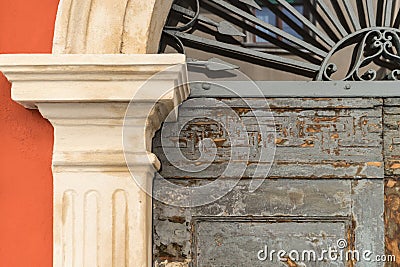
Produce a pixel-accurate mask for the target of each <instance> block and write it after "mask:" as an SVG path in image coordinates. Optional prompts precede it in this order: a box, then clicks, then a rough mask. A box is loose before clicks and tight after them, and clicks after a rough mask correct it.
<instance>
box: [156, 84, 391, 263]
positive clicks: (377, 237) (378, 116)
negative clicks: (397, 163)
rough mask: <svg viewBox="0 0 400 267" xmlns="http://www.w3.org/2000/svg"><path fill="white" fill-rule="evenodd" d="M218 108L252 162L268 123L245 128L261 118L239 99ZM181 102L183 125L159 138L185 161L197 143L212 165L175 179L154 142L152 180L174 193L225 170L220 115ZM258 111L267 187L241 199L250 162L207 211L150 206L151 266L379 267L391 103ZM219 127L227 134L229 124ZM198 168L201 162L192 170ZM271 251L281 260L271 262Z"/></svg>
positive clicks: (285, 103)
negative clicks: (268, 148) (270, 152)
mask: <svg viewBox="0 0 400 267" xmlns="http://www.w3.org/2000/svg"><path fill="white" fill-rule="evenodd" d="M332 89H333V90H335V88H332ZM336 89H337V88H336ZM207 93H208V94H209V92H207ZM192 94H193V95H195V94H196V92H194V93H192ZM221 101H222V102H223V103H225V104H226V105H228V106H229V107H230V108H232V110H234V111H236V112H237V114H239V116H240V117H241V118H242V120H243V121H244V123H245V124H246V129H247V132H246V134H247V135H249V136H251V137H254V138H251V140H250V142H249V145H250V151H251V152H250V153H251V154H250V158H254V159H257V158H258V157H259V155H257V153H259V151H260V148H261V147H262V146H263V145H265V142H264V141H263V140H262V138H261V133H260V132H258V131H259V129H260V125H261V126H262V124H263V123H265V124H269V123H270V117H268V116H266V117H258V122H257V125H255V121H254V120H253V118H254V117H253V116H254V115H253V114H254V113H257V112H262V109H261V108H260V109H259V110H257V108H256V107H257V102H260V103H262V101H263V100H261V99H257V98H252V99H248V101H250V102H252V104H253V109H254V110H253V111H252V112H251V111H250V110H248V109H246V108H247V107H246V106H244V104H243V101H241V100H240V99H237V98H226V99H222V100H221ZM189 102H190V103H189V104H183V106H182V107H181V109H180V115H179V121H180V122H185V125H184V126H183V125H180V126H179V127H176V128H181V129H182V131H180V132H174V131H169V132H168V136H167V135H166V136H163V138H169V142H168V143H169V144H171V145H172V146H173V145H177V144H179V145H180V150H181V151H182V153H183V154H184V155H186V156H187V157H189V158H196V157H198V156H199V155H200V153H199V152H198V151H199V149H201V144H200V145H199V142H200V140H202V138H204V137H207V138H211V139H213V140H216V143H217V145H218V149H217V150H218V152H217V160H215V161H213V163H212V164H210V165H209V167H208V168H207V169H205V170H203V171H201V172H196V173H188V172H186V171H182V170H180V169H179V168H177V167H176V166H173V164H171V163H170V162H169V161H168V159H167V157H165V156H164V155H165V151H167V153H170V152H169V151H170V150H168V149H166V147H165V144H166V142H163V143H164V147H163V146H161V142H160V140H161V139H160V136H161V134H160V136H157V137H156V138H155V142H154V145H155V152H156V154H157V155H158V156H159V157H160V158H161V161H162V164H163V167H162V171H161V172H160V174H161V175H162V176H163V177H164V178H168V179H172V180H173V181H174V182H175V183H178V184H181V185H185V184H187V185H189V184H190V186H201V185H203V184H206V183H211V184H212V182H213V179H216V178H217V177H218V175H220V174H221V172H222V171H223V170H222V169H223V168H224V167H226V165H225V164H224V163H226V162H228V161H229V160H230V158H229V153H227V152H226V149H227V148H229V145H230V141H229V136H228V133H226V132H224V131H223V130H221V129H220V128H219V127H218V125H217V123H216V121H215V120H213V119H210V118H212V117H218V116H224V114H223V113H222V112H223V110H222V111H221V108H218V107H214V108H210V107H207V112H205V111H204V108H205V107H204V105H202V101H200V100H197V101H195V102H193V101H189ZM268 102H269V104H270V107H271V113H272V114H273V116H274V119H275V127H276V137H275V141H274V142H275V143H276V152H275V160H274V163H273V166H272V168H271V170H270V172H269V175H268V178H267V179H266V180H265V181H264V182H263V183H262V185H261V186H260V187H259V188H258V189H257V190H256V191H255V192H250V191H249V184H250V183H251V182H252V180H251V179H246V178H249V177H250V176H251V174H252V172H253V171H254V170H253V168H254V167H255V166H252V165H253V162H252V161H251V160H250V161H249V163H248V165H247V168H246V171H245V173H244V175H243V179H242V180H240V181H239V183H238V185H237V186H236V187H234V188H233V190H231V191H230V192H229V193H228V194H227V195H225V196H224V197H222V198H221V199H219V200H217V201H215V202H212V203H209V204H207V205H202V206H200V207H193V208H181V207H173V206H171V205H167V204H162V203H161V202H155V210H154V246H155V258H156V259H157V260H159V261H162V260H165V259H168V260H169V261H183V260H185V259H188V258H189V259H191V261H192V264H193V266H207V267H208V266H351V264H355V263H356V262H358V265H357V266H383V263H379V262H377V261H379V259H380V258H379V257H383V256H384V255H385V249H384V247H385V245H384V223H383V212H384V177H385V168H384V162H385V159H386V162H387V169H386V172H387V174H388V175H390V172H391V170H393V169H391V166H392V168H393V166H394V164H393V163H392V161H391V160H392V159H394V158H395V157H396V155H394V154H393V152H394V151H396V149H395V147H396V144H393V143H392V142H396V141H395V140H397V139H396V137H395V136H397V134H398V132H397V127H398V124H397V122H398V120H396V116H398V115H396V110H398V108H396V107H395V106H396V104H397V101H396V99H383V98H307V99H305V98H270V99H268ZM196 103H199V104H196ZM260 106H262V105H260ZM194 114H197V115H195V117H196V119H195V120H191V121H190V122H189V123H186V121H187V119H186V118H185V116H190V117H192V116H194ZM202 114H203V116H204V114H207V115H208V116H207V117H203V118H202ZM260 118H261V120H260ZM262 118H264V121H263V120H262ZM179 121H178V122H177V123H176V124H179V123H180V122H179ZM226 121H227V124H226V125H227V127H228V129H229V127H230V126H229V116H227V117H226ZM182 126H183V127H182ZM164 127H167V128H169V126H168V125H166V126H164ZM173 128H174V127H172V128H171V129H173ZM261 128H262V127H261ZM385 157H386V158H385ZM201 164H208V162H201V160H200V161H198V165H201ZM254 164H257V166H258V167H260V166H261V167H262V165H263V164H268V163H263V162H259V161H254ZM155 190H156V191H157V193H156V194H164V193H165V194H167V196H166V199H168V198H170V200H171V203H172V204H173V203H174V199H176V198H179V195H178V194H179V193H176V194H174V192H169V191H167V190H164V189H163V188H162V187H160V186H158V184H157V179H156V183H155ZM209 190H210V191H209V194H210V195H212V194H213V193H214V192H213V191H212V190H215V192H218V191H220V190H221V188H220V186H219V185H218V184H217V185H216V186H215V188H212V186H211V187H210V188H209ZM192 201H196V199H192ZM280 250H284V251H285V252H286V254H284V255H283V254H281V255H278V252H279V251H280ZM279 253H283V252H279ZM289 253H291V254H290V256H291V259H289V260H288V261H287V262H282V259H280V258H282V257H288V256H289ZM357 253H359V254H357ZM353 254H354V255H353ZM346 257H347V258H346ZM295 259H297V261H296V260H295ZM347 259H349V260H347ZM296 264H297V265H296ZM393 266H395V265H393Z"/></svg>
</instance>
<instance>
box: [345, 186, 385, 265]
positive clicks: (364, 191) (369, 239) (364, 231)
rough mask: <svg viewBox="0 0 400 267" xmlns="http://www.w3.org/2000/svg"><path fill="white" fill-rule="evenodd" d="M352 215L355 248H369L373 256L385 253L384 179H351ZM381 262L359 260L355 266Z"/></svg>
mask: <svg viewBox="0 0 400 267" xmlns="http://www.w3.org/2000/svg"><path fill="white" fill-rule="evenodd" d="M353 191H354V194H353V212H352V213H353V216H354V228H355V229H354V236H355V248H356V249H358V250H360V251H365V250H370V251H371V252H372V253H373V256H372V257H371V258H373V257H375V256H377V255H385V228H384V221H383V212H384V193H383V192H384V181H383V180H380V181H379V180H374V181H373V180H357V181H353ZM384 265H385V263H383V262H381V263H378V262H368V261H361V262H360V263H359V264H358V265H357V266H362V267H370V266H371V267H372V266H374V267H376V266H384Z"/></svg>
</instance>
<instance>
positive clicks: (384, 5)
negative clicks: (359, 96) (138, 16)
mask: <svg viewBox="0 0 400 267" xmlns="http://www.w3.org/2000/svg"><path fill="white" fill-rule="evenodd" d="M398 1H399V0H332V1H327V0H302V1H299V0H260V1H258V0H257V1H256V0H190V1H188V0H177V1H175V2H174V4H173V6H172V9H171V12H170V16H169V18H168V21H167V24H166V26H165V28H164V31H163V38H162V41H161V44H160V52H163V51H164V50H165V48H166V47H167V46H168V45H169V46H172V47H174V48H175V49H176V50H177V51H179V52H180V53H185V47H191V48H195V49H199V50H203V51H206V52H212V53H217V54H220V55H223V56H228V57H231V58H236V59H239V60H242V61H247V62H250V63H254V64H257V65H260V66H265V67H270V68H274V69H279V70H283V71H286V72H291V73H296V74H299V75H302V76H305V77H309V78H311V79H313V80H319V81H330V80H345V81H372V80H398V79H399V78H400V56H399V54H400V30H399V26H400V12H399V8H398V4H399V3H398ZM399 2H400V1H399ZM299 4H302V5H304V6H303V7H302V8H297V7H296V5H299ZM257 10H258V11H262V10H265V12H266V13H267V14H270V15H271V17H272V16H274V18H278V19H275V20H273V21H267V20H266V19H263V18H262V17H260V16H259V15H257V14H258V13H257V12H258V11H257ZM305 10H307V13H306V12H304V11H305ZM277 21H278V23H277ZM279 21H281V23H280V25H279ZM282 25H284V26H285V27H282ZM288 29H289V30H288ZM251 36H252V37H253V38H252V39H251ZM254 37H255V38H254ZM249 38H250V39H251V40H253V42H254V40H262V44H261V47H262V46H266V47H271V46H273V47H275V48H279V49H281V50H283V51H287V52H288V53H287V54H284V55H277V54H276V53H273V52H271V51H270V50H271V49H260V44H257V43H256V44H255V45H251V44H252V43H251V42H249ZM253 44H254V43H253ZM292 55H294V56H295V57H296V58H293V56H292ZM339 57H341V61H343V57H345V59H346V61H348V63H347V64H340V65H339V64H336V63H335V60H336V59H337V58H339Z"/></svg>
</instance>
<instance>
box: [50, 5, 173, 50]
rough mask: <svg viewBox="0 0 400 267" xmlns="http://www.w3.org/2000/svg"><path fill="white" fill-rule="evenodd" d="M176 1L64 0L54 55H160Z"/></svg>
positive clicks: (54, 45) (60, 8)
mask: <svg viewBox="0 0 400 267" xmlns="http://www.w3.org/2000/svg"><path fill="white" fill-rule="evenodd" d="M171 5H172V0H164V1H161V0H149V1H130V0H120V1H112V0H107V1H99V0H84V1H78V0H63V1H61V2H60V5H59V10H58V13H57V20H56V27H55V33H54V41H53V53H54V54H119V53H122V54H152V53H157V50H158V45H159V42H160V38H161V32H162V29H163V27H164V24H165V21H166V19H167V16H168V13H169V11H170V8H171Z"/></svg>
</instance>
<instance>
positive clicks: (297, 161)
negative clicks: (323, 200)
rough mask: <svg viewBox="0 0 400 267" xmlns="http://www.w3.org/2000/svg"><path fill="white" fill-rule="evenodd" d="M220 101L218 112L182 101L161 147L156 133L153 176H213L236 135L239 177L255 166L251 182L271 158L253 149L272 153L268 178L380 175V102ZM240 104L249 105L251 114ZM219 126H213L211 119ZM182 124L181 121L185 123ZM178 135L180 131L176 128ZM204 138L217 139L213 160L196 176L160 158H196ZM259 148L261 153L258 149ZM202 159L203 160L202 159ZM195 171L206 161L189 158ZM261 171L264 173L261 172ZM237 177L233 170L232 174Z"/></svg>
mask: <svg viewBox="0 0 400 267" xmlns="http://www.w3.org/2000/svg"><path fill="white" fill-rule="evenodd" d="M267 101H268V103H269V106H270V107H271V109H268V106H267V107H266V101H265V100H264V99H245V100H243V99H221V107H219V106H215V107H209V106H204V105H203V104H202V102H201V101H190V102H187V104H186V103H184V104H183V105H182V106H181V108H180V111H179V119H178V121H177V122H174V123H166V124H165V126H164V128H165V129H167V130H165V131H164V132H163V133H164V136H163V140H162V141H163V143H162V144H163V146H162V145H161V140H160V135H159V133H158V135H156V137H155V139H154V143H153V149H154V152H155V153H156V154H157V155H158V156H159V158H160V159H161V162H162V163H163V168H162V170H161V174H162V175H163V176H165V177H168V178H185V177H192V178H202V177H203V178H216V177H219V176H220V175H221V174H222V173H223V171H224V170H225V168H226V166H227V162H228V161H229V159H230V158H231V152H232V148H231V145H232V143H231V141H230V138H233V137H231V136H230V135H231V134H232V133H233V132H235V133H237V131H240V134H241V135H242V136H243V135H247V138H242V139H237V137H236V139H235V140H236V143H237V145H240V146H242V147H243V148H246V149H247V150H246V149H244V150H243V153H242V154H241V157H240V158H238V160H242V161H244V162H247V163H248V166H247V169H246V171H245V174H244V177H252V176H253V174H254V170H255V168H256V167H258V168H261V169H263V171H262V172H259V173H258V174H257V175H256V177H259V178H264V177H265V176H266V174H267V173H268V170H269V168H270V166H271V160H272V158H271V157H270V158H269V161H268V160H265V159H262V158H261V151H267V153H273V152H274V149H273V146H276V150H275V157H274V164H273V166H272V168H271V171H270V172H269V173H268V177H269V178H280V177H293V178H374V179H375V178H380V179H381V178H383V177H384V175H383V173H384V166H383V163H382V162H383V155H382V149H383V148H382V100H380V99H342V98H341V99H335V98H330V99H326V98H325V99H296V100H294V101H293V103H292V102H290V101H288V100H287V99H267ZM222 103H224V105H227V106H228V109H231V110H229V111H230V112H233V113H235V114H237V115H238V116H239V117H240V120H241V122H242V123H243V128H242V129H236V124H232V122H231V120H230V118H229V116H230V115H229V116H228V115H227V112H228V111H227V108H226V106H224V105H223V104H222ZM247 105H250V106H251V107H252V108H253V110H251V109H250V108H249V107H248V106H247ZM217 119H218V120H220V121H223V122H224V125H223V126H221V125H220V124H219V123H218V122H217V121H215V120H217ZM187 122H189V123H187ZM181 130H182V131H181ZM205 137H207V138H210V139H212V140H219V141H218V144H217V152H216V157H215V159H214V163H212V164H211V165H210V166H209V168H207V169H206V170H204V171H202V172H190V173H188V172H186V171H182V170H180V169H179V168H177V167H175V166H174V165H172V164H171V163H170V162H169V161H168V160H167V158H166V156H165V154H167V155H172V156H173V155H175V154H176V153H178V149H180V151H181V152H182V154H183V155H184V156H186V157H187V158H189V159H191V160H195V159H198V158H199V157H200V151H199V143H200V140H202V139H204V138H205ZM262 149H264V150H262ZM206 159H207V158H206ZM196 164H197V165H198V166H206V165H208V164H210V162H209V160H208V159H207V160H205V161H203V160H197V161H196ZM264 170H265V171H264ZM239 173H240V176H241V170H239V169H238V171H237V173H235V172H233V173H232V175H233V176H237V175H239Z"/></svg>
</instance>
